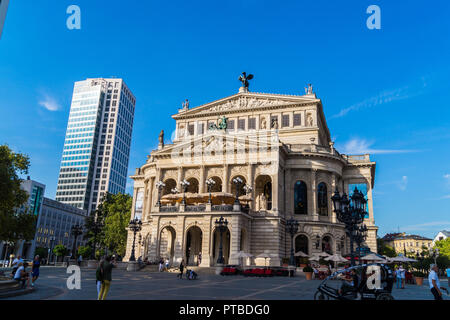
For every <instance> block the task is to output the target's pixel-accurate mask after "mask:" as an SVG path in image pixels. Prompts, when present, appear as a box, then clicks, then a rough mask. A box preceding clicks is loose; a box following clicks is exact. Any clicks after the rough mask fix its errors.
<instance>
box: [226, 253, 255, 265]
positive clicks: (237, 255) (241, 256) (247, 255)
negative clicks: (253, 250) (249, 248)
mask: <svg viewBox="0 0 450 320" xmlns="http://www.w3.org/2000/svg"><path fill="white" fill-rule="evenodd" d="M231 256H232V257H233V258H238V259H239V261H241V260H240V259H245V258H251V257H253V255H252V254H250V253H247V252H244V251H238V252H236V253H233V254H232V255H231ZM242 264H243V263H242Z"/></svg>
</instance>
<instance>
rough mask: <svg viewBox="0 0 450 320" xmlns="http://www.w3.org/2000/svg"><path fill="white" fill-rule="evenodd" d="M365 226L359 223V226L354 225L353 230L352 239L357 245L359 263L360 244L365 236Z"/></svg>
mask: <svg viewBox="0 0 450 320" xmlns="http://www.w3.org/2000/svg"><path fill="white" fill-rule="evenodd" d="M367 231H368V229H367V226H366V225H365V224H361V225H360V226H356V228H355V230H354V231H353V239H354V241H355V242H356V244H357V245H358V259H359V264H362V261H361V245H362V244H363V242H364V241H365V240H366V238H367Z"/></svg>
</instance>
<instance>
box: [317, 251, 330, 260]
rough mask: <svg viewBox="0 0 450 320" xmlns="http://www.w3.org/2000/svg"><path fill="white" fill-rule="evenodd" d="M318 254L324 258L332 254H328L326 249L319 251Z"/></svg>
mask: <svg viewBox="0 0 450 320" xmlns="http://www.w3.org/2000/svg"><path fill="white" fill-rule="evenodd" d="M317 255H318V256H319V257H322V258H326V257H329V256H331V254H328V253H326V252H325V251H322V252H320V253H318V254H317Z"/></svg>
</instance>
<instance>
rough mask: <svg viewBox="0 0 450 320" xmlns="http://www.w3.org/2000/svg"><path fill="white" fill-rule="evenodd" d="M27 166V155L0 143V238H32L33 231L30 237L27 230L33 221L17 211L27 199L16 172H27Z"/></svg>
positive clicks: (11, 239)
mask: <svg viewBox="0 0 450 320" xmlns="http://www.w3.org/2000/svg"><path fill="white" fill-rule="evenodd" d="M29 166H30V160H29V157H28V156H27V155H24V154H21V153H15V152H13V151H12V150H11V149H10V148H9V147H8V146H7V145H0V240H3V241H11V242H17V240H19V239H21V237H22V236H26V238H25V240H31V239H33V238H34V232H33V236H31V237H30V236H29V232H28V231H29V224H31V225H33V226H34V223H35V221H33V219H31V218H30V217H28V214H27V217H25V218H23V219H22V218H19V216H20V215H19V214H18V212H17V210H18V209H20V208H23V206H24V205H25V203H26V202H27V200H28V193H27V192H26V191H25V190H23V189H22V188H21V187H20V185H21V182H22V179H20V178H19V176H18V174H27V173H28V168H29ZM24 214H26V212H25V213H24ZM22 223H26V225H22ZM22 227H23V228H22Z"/></svg>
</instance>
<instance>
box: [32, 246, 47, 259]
mask: <svg viewBox="0 0 450 320" xmlns="http://www.w3.org/2000/svg"><path fill="white" fill-rule="evenodd" d="M34 255H35V256H36V255H38V256H39V258H47V255H48V249H47V248H43V247H37V248H36V250H34Z"/></svg>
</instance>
